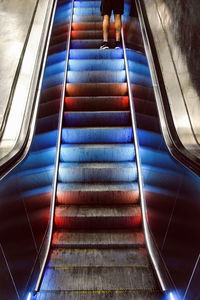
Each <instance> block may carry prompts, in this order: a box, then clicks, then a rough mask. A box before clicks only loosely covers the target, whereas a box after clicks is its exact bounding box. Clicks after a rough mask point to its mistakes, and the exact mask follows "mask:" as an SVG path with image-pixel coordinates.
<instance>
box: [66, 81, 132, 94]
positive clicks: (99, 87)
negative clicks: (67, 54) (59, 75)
mask: <svg viewBox="0 0 200 300" xmlns="http://www.w3.org/2000/svg"><path fill="white" fill-rule="evenodd" d="M127 93H128V87H127V83H80V84H78V83H76V84H75V83H68V84H67V85H66V96H71V97H74V96H75V97H76V96H127ZM135 97H136V95H135Z"/></svg>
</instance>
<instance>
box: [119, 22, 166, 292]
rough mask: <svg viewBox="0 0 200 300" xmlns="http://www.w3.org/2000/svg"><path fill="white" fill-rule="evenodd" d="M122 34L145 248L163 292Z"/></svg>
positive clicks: (160, 267) (163, 280) (162, 274)
mask: <svg viewBox="0 0 200 300" xmlns="http://www.w3.org/2000/svg"><path fill="white" fill-rule="evenodd" d="M121 36H122V45H123V53H124V62H125V72H126V78H127V85H128V96H129V105H130V112H131V120H132V130H133V142H134V145H135V159H136V167H137V173H138V185H139V195H140V201H141V210H142V220H143V229H144V236H145V241H146V246H147V250H148V253H149V256H150V258H151V262H152V265H153V267H154V270H155V272H156V275H157V277H158V280H159V283H160V287H161V289H162V291H163V292H167V290H169V289H171V287H172V284H171V281H170V279H169V276H168V274H167V273H166V272H165V269H164V268H163V267H162V264H161V263H160V258H159V255H158V253H157V249H156V246H155V244H154V241H153V239H152V236H151V234H150V230H149V226H148V222H147V204H146V199H145V195H144V184H143V176H142V170H141V159H140V153H139V141H138V137H137V125H136V117H135V116H136V115H135V108H134V105H133V94H132V90H131V81H130V76H129V67H128V60H127V55H126V49H125V48H126V46H125V39H124V32H123V28H122V31H121Z"/></svg>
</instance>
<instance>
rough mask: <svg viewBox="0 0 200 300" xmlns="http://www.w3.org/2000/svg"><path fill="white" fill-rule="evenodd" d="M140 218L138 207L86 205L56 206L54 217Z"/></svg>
mask: <svg viewBox="0 0 200 300" xmlns="http://www.w3.org/2000/svg"><path fill="white" fill-rule="evenodd" d="M137 216H141V209H140V206H139V205H132V206H128V205H118V206H105V207H103V206H87V205H57V206H56V211H55V217H56V218H57V217H63V218H65V217H66V218H73V217H75V218H86V219H89V218H105V217H111V218H120V217H130V218H134V217H137Z"/></svg>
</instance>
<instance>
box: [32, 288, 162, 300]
mask: <svg viewBox="0 0 200 300" xmlns="http://www.w3.org/2000/svg"><path fill="white" fill-rule="evenodd" d="M47 299H48V300H55V299H56V300H94V299H95V300H108V299H113V300H162V299H163V296H162V295H161V292H160V291H158V290H157V291H156V290H153V291H152V290H147V291H144V290H143V291H138V290H126V291H118V290H116V291H74V292H68V291H40V292H39V293H38V294H37V296H36V300H47Z"/></svg>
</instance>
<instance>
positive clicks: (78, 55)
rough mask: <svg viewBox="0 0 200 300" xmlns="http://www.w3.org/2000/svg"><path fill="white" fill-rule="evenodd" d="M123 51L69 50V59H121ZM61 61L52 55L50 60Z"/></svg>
mask: <svg viewBox="0 0 200 300" xmlns="http://www.w3.org/2000/svg"><path fill="white" fill-rule="evenodd" d="M123 56H124V55H123V50H122V49H118V50H117V51H116V49H107V50H106V51H102V50H100V49H70V54H69V57H70V59H100V60H101V59H112V60H114V59H122V58H123ZM56 59H61V58H60V57H59V56H58V54H57V56H56V55H52V56H51V60H52V61H54V60H56Z"/></svg>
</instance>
